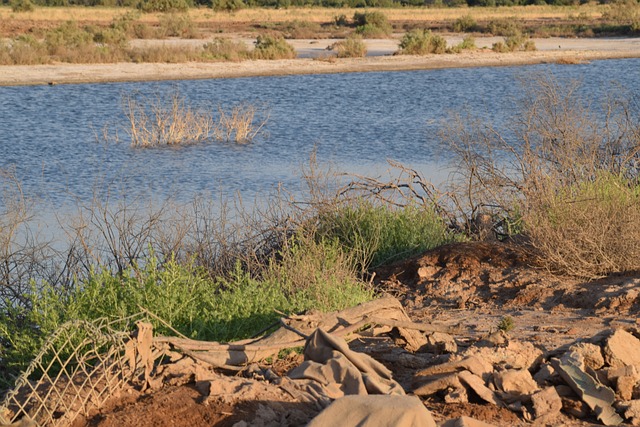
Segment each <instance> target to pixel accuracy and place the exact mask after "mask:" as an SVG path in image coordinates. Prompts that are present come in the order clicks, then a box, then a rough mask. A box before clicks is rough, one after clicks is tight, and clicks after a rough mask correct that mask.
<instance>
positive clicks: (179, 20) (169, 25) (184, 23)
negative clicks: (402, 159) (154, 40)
mask: <svg viewBox="0 0 640 427" xmlns="http://www.w3.org/2000/svg"><path fill="white" fill-rule="evenodd" d="M197 34H198V33H197V27H196V25H195V23H194V22H193V21H192V20H191V18H190V17H189V15H188V14H186V13H179V14H178V13H167V14H164V15H162V16H161V17H160V28H159V30H158V35H159V36H160V37H180V38H183V39H193V38H196V37H197Z"/></svg>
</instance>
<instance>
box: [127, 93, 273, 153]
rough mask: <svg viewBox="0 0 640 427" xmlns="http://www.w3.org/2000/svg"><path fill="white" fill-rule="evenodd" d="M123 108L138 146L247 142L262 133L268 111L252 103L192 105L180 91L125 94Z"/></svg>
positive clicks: (131, 136) (129, 131)
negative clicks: (228, 105) (212, 105)
mask: <svg viewBox="0 0 640 427" xmlns="http://www.w3.org/2000/svg"><path fill="white" fill-rule="evenodd" d="M122 104H123V110H124V114H125V116H126V118H127V119H128V121H129V128H128V129H127V133H128V134H129V136H130V138H131V145H133V146H135V147H157V146H163V145H185V144H195V143H201V142H209V141H212V140H215V141H225V142H232V141H233V142H236V143H247V142H250V141H252V140H253V139H254V138H255V137H256V136H257V135H258V134H260V133H261V132H262V130H263V128H264V126H265V125H266V123H267V121H268V119H269V114H268V111H266V110H264V109H259V108H258V107H256V106H255V105H251V104H238V105H235V106H233V107H231V108H230V109H229V110H226V109H225V108H223V107H222V106H218V108H217V113H218V114H217V116H216V115H215V113H214V112H213V111H212V110H210V109H196V108H193V107H191V106H190V105H189V104H188V103H187V100H186V98H185V97H183V96H182V95H180V93H179V91H178V90H175V89H174V90H173V91H172V92H170V93H169V94H168V95H167V96H162V95H161V94H159V93H157V94H155V95H152V96H144V95H142V94H139V93H134V94H129V95H125V96H123V99H122Z"/></svg>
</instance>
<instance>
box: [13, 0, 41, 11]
mask: <svg viewBox="0 0 640 427" xmlns="http://www.w3.org/2000/svg"><path fill="white" fill-rule="evenodd" d="M10 6H11V10H12V11H13V12H33V11H34V10H35V6H34V5H33V3H31V0H12V1H11V3H10Z"/></svg>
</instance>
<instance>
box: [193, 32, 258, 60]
mask: <svg viewBox="0 0 640 427" xmlns="http://www.w3.org/2000/svg"><path fill="white" fill-rule="evenodd" d="M202 50H203V58H204V59H205V60H214V61H242V60H244V59H248V58H250V57H251V52H249V49H248V48H247V45H246V44H245V43H244V42H242V41H236V40H231V39H229V38H225V37H216V38H214V39H213V40H211V41H210V42H208V43H205V45H204V46H203V48H202Z"/></svg>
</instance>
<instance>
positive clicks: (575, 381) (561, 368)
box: [551, 352, 622, 426]
mask: <svg viewBox="0 0 640 427" xmlns="http://www.w3.org/2000/svg"><path fill="white" fill-rule="evenodd" d="M580 359H582V356H581V355H579V354H578V353H576V352H567V353H565V355H564V356H562V358H561V359H560V360H558V359H551V363H552V364H553V367H554V368H555V369H556V370H557V371H558V373H559V374H560V376H561V377H562V378H563V379H564V380H565V381H566V382H567V384H568V385H569V386H570V387H571V388H572V389H573V391H575V392H576V393H577V394H578V396H580V398H581V399H582V400H583V401H584V402H585V403H586V404H587V405H588V406H589V408H591V410H592V411H593V412H594V413H595V415H596V416H597V417H598V419H599V420H600V421H602V423H603V424H604V425H607V426H616V425H618V424H620V423H622V418H620V416H618V414H617V413H616V411H615V410H614V409H613V407H612V406H611V405H612V404H613V403H614V402H615V394H614V392H613V390H611V389H610V388H609V387H606V386H604V385H602V384H600V383H599V382H597V381H596V380H595V379H594V378H593V377H592V376H591V375H589V374H587V373H586V372H584V371H583V370H581V369H580V362H579V360H580Z"/></svg>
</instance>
